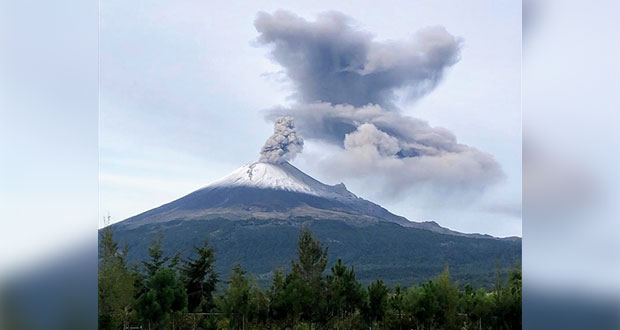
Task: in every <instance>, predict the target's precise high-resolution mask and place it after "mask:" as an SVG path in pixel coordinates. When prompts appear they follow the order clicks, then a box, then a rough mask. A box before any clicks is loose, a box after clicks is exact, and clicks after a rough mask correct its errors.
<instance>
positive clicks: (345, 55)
mask: <svg viewBox="0 0 620 330" xmlns="http://www.w3.org/2000/svg"><path fill="white" fill-rule="evenodd" d="M254 26H255V27H256V30H257V31H258V32H259V37H258V43H259V44H262V45H270V46H272V47H273V48H272V50H271V56H272V58H273V59H274V60H275V61H276V62H278V63H279V64H280V65H282V66H283V67H284V69H285V71H286V74H287V75H288V77H289V78H290V79H291V80H292V81H293V83H294V85H295V87H296V92H295V95H294V96H295V97H296V98H297V99H298V100H299V101H300V102H303V103H307V102H329V103H332V104H350V105H353V106H364V105H366V104H368V103H373V104H379V105H382V106H384V107H388V108H392V107H393V104H392V102H393V101H394V99H395V91H396V90H397V89H400V88H404V89H405V90H407V91H408V92H409V94H410V96H413V97H414V98H416V97H420V96H422V95H424V94H426V93H428V92H429V91H431V90H432V89H433V88H434V87H435V86H436V85H437V84H438V83H439V81H440V80H441V78H442V77H443V73H444V70H445V69H446V68H448V67H450V66H452V65H453V64H455V63H456V62H457V61H458V60H459V56H460V46H461V40H460V38H457V37H455V36H453V35H451V34H449V33H448V32H447V31H446V29H445V28H443V27H428V28H425V29H422V30H420V31H418V32H417V33H415V34H414V35H413V36H412V37H411V38H409V39H407V40H403V41H385V42H378V41H375V40H373V36H372V34H370V33H368V32H365V31H362V30H359V29H355V28H354V27H353V25H352V20H351V19H350V18H349V17H347V16H345V15H344V14H342V13H338V12H327V13H323V14H320V15H319V16H318V17H317V19H316V21H314V22H309V21H306V20H305V19H303V18H301V17H299V16H296V15H294V14H292V13H290V12H287V11H282V10H279V11H276V12H275V13H273V14H268V13H264V12H261V13H259V14H258V16H257V18H256V20H255V21H254Z"/></svg>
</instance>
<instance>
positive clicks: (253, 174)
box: [203, 162, 357, 199]
mask: <svg viewBox="0 0 620 330" xmlns="http://www.w3.org/2000/svg"><path fill="white" fill-rule="evenodd" d="M241 186H245V187H253V188H262V189H275V190H285V191H291V192H298V193H303V194H309V195H314V196H320V197H326V198H335V199H357V196H355V195H354V194H353V193H351V192H350V191H348V190H347V189H346V187H345V186H344V184H342V183H340V184H337V185H334V186H330V185H326V184H323V183H321V182H319V181H318V180H315V179H314V178H312V177H311V176H309V175H307V174H305V173H304V172H302V171H300V170H298V169H297V168H296V167H295V166H293V165H291V164H289V163H288V162H284V163H280V164H273V163H262V162H256V163H252V164H248V165H245V166H242V167H240V168H238V169H236V170H235V171H233V172H232V173H230V174H228V175H226V176H225V177H223V178H221V179H219V180H217V181H215V182H213V183H212V184H210V185H208V186H206V187H205V188H203V189H209V188H215V187H241Z"/></svg>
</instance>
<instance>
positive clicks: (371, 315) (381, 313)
mask: <svg viewBox="0 0 620 330" xmlns="http://www.w3.org/2000/svg"><path fill="white" fill-rule="evenodd" d="M388 293H389V290H388V287H387V286H386V285H385V283H383V280H376V281H374V282H372V283H370V286H368V304H367V306H365V308H364V315H365V318H366V320H367V321H368V322H369V323H370V324H371V325H372V324H375V323H381V322H382V321H383V318H384V317H385V314H386V312H387V308H388Z"/></svg>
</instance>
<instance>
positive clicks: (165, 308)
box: [136, 267, 187, 329]
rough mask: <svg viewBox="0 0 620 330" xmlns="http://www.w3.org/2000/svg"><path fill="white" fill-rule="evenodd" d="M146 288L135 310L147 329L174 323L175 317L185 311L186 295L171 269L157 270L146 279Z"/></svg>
mask: <svg viewBox="0 0 620 330" xmlns="http://www.w3.org/2000/svg"><path fill="white" fill-rule="evenodd" d="M146 288H147V291H146V292H145V293H144V294H142V295H140V297H139V298H138V301H137V305H136V309H137V311H138V315H139V316H140V318H141V319H142V320H143V321H144V322H145V323H146V325H147V326H148V328H149V329H150V328H151V327H152V326H154V327H155V328H158V327H159V326H162V325H163V324H167V323H174V317H175V316H177V315H179V314H182V313H183V312H186V311H187V294H186V293H185V288H184V287H183V283H182V282H181V281H179V279H178V276H177V274H176V273H175V272H174V270H173V269H171V268H167V267H162V268H160V269H158V270H157V271H156V272H155V274H153V276H151V277H149V278H148V280H147V282H146ZM173 327H174V326H173Z"/></svg>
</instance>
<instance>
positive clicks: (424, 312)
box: [99, 229, 521, 330]
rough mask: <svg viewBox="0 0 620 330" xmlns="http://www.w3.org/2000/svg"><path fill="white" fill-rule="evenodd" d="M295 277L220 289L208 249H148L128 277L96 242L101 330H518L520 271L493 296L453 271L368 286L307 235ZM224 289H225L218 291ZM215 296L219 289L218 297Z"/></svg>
mask: <svg viewBox="0 0 620 330" xmlns="http://www.w3.org/2000/svg"><path fill="white" fill-rule="evenodd" d="M296 252H297V257H296V258H295V260H292V261H291V268H290V269H291V270H290V272H285V271H284V270H282V269H278V270H275V271H274V273H273V274H274V275H273V278H272V281H271V284H270V285H269V287H268V288H265V289H262V288H261V287H260V286H259V285H258V284H257V281H256V279H255V277H253V276H252V275H250V274H248V273H246V272H245V271H244V270H243V268H242V267H241V265H236V266H234V268H233V270H232V272H231V273H230V276H229V278H228V280H227V281H226V282H225V283H220V282H219V278H218V275H217V274H216V272H215V268H214V263H215V260H216V258H215V251H214V249H213V248H212V247H211V246H210V245H209V243H208V242H204V243H203V245H202V246H200V247H197V248H195V249H194V254H193V255H191V256H190V257H189V258H187V259H185V260H181V258H180V257H179V254H177V255H176V256H174V257H172V258H170V257H167V256H164V255H163V253H162V250H161V235H159V236H157V237H156V239H154V240H153V242H152V243H151V247H150V249H149V256H150V259H149V260H148V261H146V262H144V263H143V264H142V267H137V266H136V267H133V268H130V267H128V265H127V262H126V256H127V249H126V248H125V249H119V247H118V243H116V242H115V241H114V239H113V234H112V231H111V229H107V230H105V231H104V232H103V234H102V236H101V240H100V263H99V327H100V329H125V328H127V327H128V326H142V327H143V328H144V329H152V330H154V329H244V330H245V329H282V330H284V329H291V330H292V329H300V330H301V329H304V330H305V329H308V330H311V329H399V330H401V329H418V330H423V329H446V330H448V329H455V330H463V329H506V330H510V329H520V328H521V269H520V267H518V266H516V267H514V268H513V269H512V270H511V271H510V273H509V274H508V276H507V277H504V276H502V273H501V272H499V271H498V272H497V275H496V284H495V286H494V288H493V289H492V290H490V291H489V290H487V289H485V288H478V289H474V287H472V286H471V285H465V286H464V287H463V288H462V289H460V288H459V285H458V284H457V283H455V282H453V281H452V280H451V278H450V269H449V267H448V266H446V267H445V269H444V271H443V272H442V273H441V274H440V275H439V276H437V277H436V278H433V279H432V280H429V281H428V282H426V283H424V284H422V285H421V286H411V287H408V288H403V287H401V286H400V285H396V286H394V287H393V288H392V289H390V288H389V287H388V285H387V284H386V283H385V282H384V281H382V280H381V279H377V280H376V281H373V282H372V283H370V284H369V285H368V286H364V285H362V284H361V283H360V282H359V281H358V280H357V279H356V273H355V269H353V267H347V266H346V265H345V264H344V263H343V262H342V260H338V261H337V262H335V263H334V264H333V265H332V267H331V268H330V269H329V270H326V268H327V265H328V260H327V248H326V247H324V246H323V244H322V243H321V242H320V241H318V240H317V239H316V238H315V237H314V236H313V234H312V232H311V231H310V230H309V229H303V230H302V231H301V232H300V234H299V239H298V245H297V251H296ZM218 286H219V287H218ZM218 288H219V289H218Z"/></svg>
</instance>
